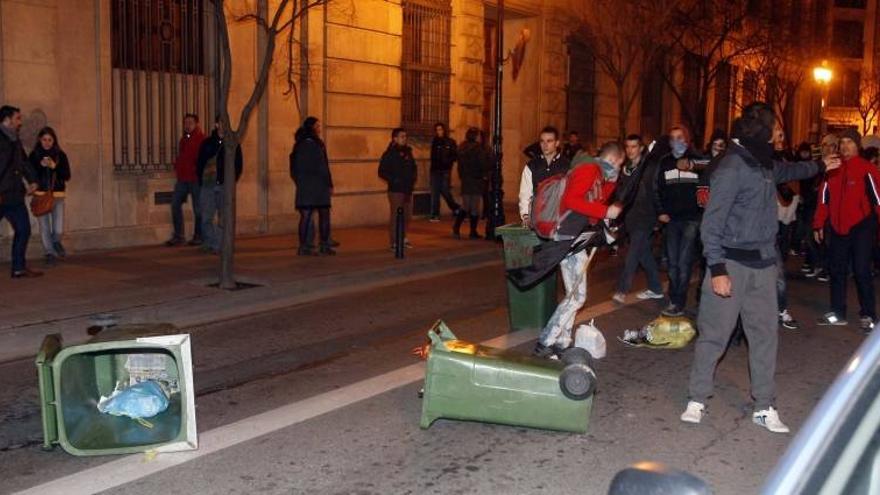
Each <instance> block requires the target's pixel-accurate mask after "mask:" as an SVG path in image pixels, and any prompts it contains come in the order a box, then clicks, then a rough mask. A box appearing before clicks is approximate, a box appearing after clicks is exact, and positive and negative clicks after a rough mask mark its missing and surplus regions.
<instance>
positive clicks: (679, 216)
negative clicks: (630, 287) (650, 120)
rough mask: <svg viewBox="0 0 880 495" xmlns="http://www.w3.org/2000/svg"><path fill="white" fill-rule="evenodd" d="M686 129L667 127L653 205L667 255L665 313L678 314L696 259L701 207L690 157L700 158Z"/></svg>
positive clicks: (695, 172)
mask: <svg viewBox="0 0 880 495" xmlns="http://www.w3.org/2000/svg"><path fill="white" fill-rule="evenodd" d="M690 141H691V138H690V132H689V131H688V129H687V128H686V127H684V126H682V125H677V126H674V127H672V128H671V129H670V131H669V146H670V148H671V151H670V153H669V154H668V155H666V156H665V157H663V158H662V159H661V160H660V165H659V167H658V170H657V182H656V185H655V187H656V190H655V194H654V197H655V200H654V206H655V208H656V210H657V214H658V216H657V218H658V220H659V221H660V222H661V223H663V224H664V225H665V230H666V232H665V236H666V254H667V256H669V261H668V274H669V306H668V307H667V308H666V309H665V310H663V314H664V315H666V316H681V315H682V314H684V310H685V307H686V305H687V295H688V288H689V286H690V280H691V273H692V270H693V266H694V262H695V261H696V260H697V257H698V253H697V236H698V235H699V227H700V217H701V215H702V213H701V208H700V206H699V204H698V202H697V186H698V184H699V180H700V176H699V174H698V173H697V171H696V170H695V169H694V168H695V166H696V165H695V164H694V161H695V160H696V159H699V158H701V157H700V155H698V154H697V153H696V152H694V151H693V150H692V147H691V142H690Z"/></svg>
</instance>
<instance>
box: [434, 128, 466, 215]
mask: <svg viewBox="0 0 880 495" xmlns="http://www.w3.org/2000/svg"><path fill="white" fill-rule="evenodd" d="M457 160H458V145H457V144H456V143H455V140H454V139H452V138H451V137H449V133H448V131H447V129H446V124H443V123H442V122H437V123H436V124H434V140H433V141H431V219H430V221H432V222H439V221H440V197H441V196H442V197H443V200H444V201H446V206H448V207H449V209H450V210H452V213H453V214H454V215H458V210H459V208H460V206H459V204H458V203H456V202H455V198H453V197H452V192H451V191H450V189H449V180H450V176H451V175H452V165H453V164H454V163H455V162H456V161H457Z"/></svg>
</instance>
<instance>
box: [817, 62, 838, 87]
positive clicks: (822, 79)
mask: <svg viewBox="0 0 880 495" xmlns="http://www.w3.org/2000/svg"><path fill="white" fill-rule="evenodd" d="M833 76H834V73H833V72H831V69H829V68H828V62H824V61H823V62H822V65H820V66H817V67H816V68H814V69H813V79H815V80H816V83H818V84H820V85H823V84H828V83H830V82H831V78H832V77H833Z"/></svg>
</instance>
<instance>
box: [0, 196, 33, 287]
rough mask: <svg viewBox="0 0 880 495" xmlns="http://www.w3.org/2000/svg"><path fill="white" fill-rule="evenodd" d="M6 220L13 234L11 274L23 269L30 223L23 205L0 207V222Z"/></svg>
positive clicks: (29, 235) (25, 207) (29, 236)
mask: <svg viewBox="0 0 880 495" xmlns="http://www.w3.org/2000/svg"><path fill="white" fill-rule="evenodd" d="M4 218H5V219H6V220H8V221H9V223H10V224H11V225H12V230H13V231H14V232H15V234H14V235H13V237H12V272H13V273H15V272H20V271H22V270H24V269H25V254H26V253H27V245H28V240H30V238H31V221H30V218H29V217H28V210H27V206H25V205H24V203H19V204H14V205H0V220H3V219H4Z"/></svg>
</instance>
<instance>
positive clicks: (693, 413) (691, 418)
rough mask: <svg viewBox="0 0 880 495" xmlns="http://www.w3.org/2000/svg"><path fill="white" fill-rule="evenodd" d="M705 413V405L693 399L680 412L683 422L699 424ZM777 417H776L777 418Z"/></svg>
mask: <svg viewBox="0 0 880 495" xmlns="http://www.w3.org/2000/svg"><path fill="white" fill-rule="evenodd" d="M704 414H706V406H705V405H703V404H701V403H699V402H695V401H690V402H688V405H687V409H685V410H684V412H683V413H681V420H682V421H684V422H685V423H693V424H699V423H700V421H702V420H703V415H704ZM777 419H778V418H777Z"/></svg>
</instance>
